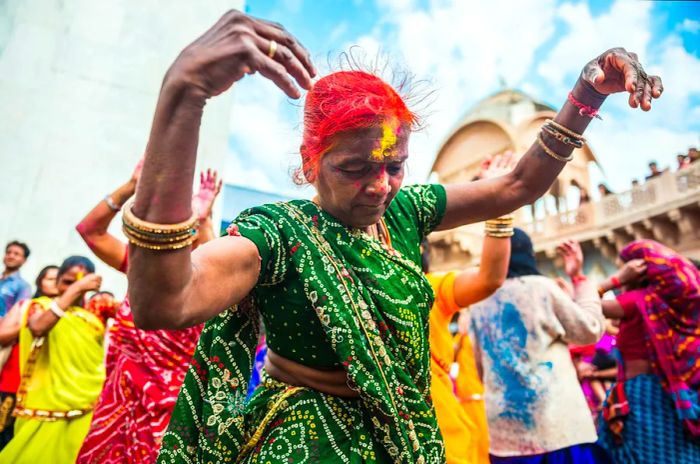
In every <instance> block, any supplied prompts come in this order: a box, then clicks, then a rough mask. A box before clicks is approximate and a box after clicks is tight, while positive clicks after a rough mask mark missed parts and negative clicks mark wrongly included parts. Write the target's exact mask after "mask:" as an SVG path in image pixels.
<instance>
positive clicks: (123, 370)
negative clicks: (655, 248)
mask: <svg viewBox="0 0 700 464" xmlns="http://www.w3.org/2000/svg"><path fill="white" fill-rule="evenodd" d="M141 166H142V163H139V165H138V166H137V167H136V169H135V171H134V173H133V174H132V176H131V178H130V179H129V181H127V182H126V183H125V184H124V185H122V186H121V187H119V188H118V189H117V190H115V191H114V192H113V193H112V194H110V195H108V196H106V197H105V198H104V199H103V200H101V201H100V202H99V203H98V204H97V205H96V206H95V207H94V208H93V209H92V210H91V211H90V212H89V213H88V214H87V216H85V218H84V219H83V220H82V221H81V222H80V224H78V226H77V230H78V232H79V233H80V235H81V237H82V238H83V240H85V242H86V243H87V244H88V246H89V247H90V248H91V249H92V251H93V252H94V253H95V255H97V257H99V258H100V259H101V260H102V261H104V262H105V263H106V264H108V265H109V266H111V267H113V268H114V269H117V270H119V271H121V272H124V273H126V270H127V268H128V258H127V256H128V255H127V245H126V243H124V242H122V241H121V240H119V239H118V238H116V237H114V236H113V235H111V234H110V233H109V232H108V231H107V229H108V227H109V225H110V223H111V222H112V220H113V219H114V217H115V216H116V215H117V213H118V212H119V210H120V208H121V206H123V205H124V203H126V201H127V200H128V199H129V198H130V197H131V196H133V194H134V192H135V190H136V183H137V181H138V178H139V175H140V172H141ZM220 189H221V182H220V181H218V180H217V173H216V171H210V170H208V171H207V172H206V173H202V174H201V178H200V189H199V193H197V194H196V195H195V196H194V197H193V199H192V202H193V208H196V210H197V211H198V212H199V230H198V237H197V242H195V243H196V244H201V243H204V242H206V241H209V240H211V239H213V238H214V231H213V228H212V224H211V218H210V216H211V210H212V206H213V204H214V200H215V199H216V196H217V195H218V193H219V191H220ZM201 330H202V326H201V325H198V326H195V327H191V328H188V329H184V330H154V331H145V330H140V329H137V328H136V327H135V325H134V320H133V317H132V315H131V308H130V306H129V300H128V295H127V298H125V299H124V302H123V303H122V304H121V306H120V308H119V310H118V311H117V315H116V319H115V323H114V325H113V326H112V327H111V329H110V333H109V343H108V348H107V357H106V361H105V362H106V372H107V379H106V380H105V384H104V388H103V390H102V393H101V395H100V398H99V400H98V403H97V406H96V407H95V412H94V416H93V419H92V423H91V425H90V431H89V433H88V435H87V438H86V439H85V442H84V443H83V446H82V448H81V449H80V453H79V454H78V459H77V462H78V463H81V464H88V463H90V464H92V463H100V464H109V463H120V464H121V463H139V464H144V463H151V462H155V460H156V457H157V455H158V449H159V448H160V441H161V439H162V436H163V434H164V433H165V429H166V427H167V425H168V422H169V421H170V415H171V413H172V410H173V407H174V406H175V400H176V399H177V394H178V392H179V391H180V386H181V385H182V381H183V380H184V377H185V373H186V371H187V367H188V366H189V363H190V358H191V357H192V354H193V352H194V348H195V346H196V344H197V341H198V339H199V334H200V332H201Z"/></svg>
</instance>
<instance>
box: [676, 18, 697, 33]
mask: <svg viewBox="0 0 700 464" xmlns="http://www.w3.org/2000/svg"><path fill="white" fill-rule="evenodd" d="M677 30H678V31H680V32H690V33H691V34H697V33H698V32H700V21H695V20H693V19H690V18H685V19H684V20H683V22H682V23H680V24H679V25H678V28H677Z"/></svg>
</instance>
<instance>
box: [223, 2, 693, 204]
mask: <svg viewBox="0 0 700 464" xmlns="http://www.w3.org/2000/svg"><path fill="white" fill-rule="evenodd" d="M355 1H356V2H357V1H359V0H355ZM376 1H377V2H378V3H379V7H380V11H382V12H383V17H381V18H378V20H377V24H376V25H375V26H374V30H373V32H372V33H371V34H368V35H364V36H361V37H358V38H357V39H356V40H353V41H352V43H351V44H357V45H360V46H361V47H362V48H363V49H364V50H365V51H366V52H367V55H368V56H369V57H373V56H375V55H376V54H377V53H378V51H380V50H381V51H387V52H390V53H392V54H395V55H397V59H395V60H394V61H398V62H402V61H403V62H404V63H405V65H406V67H407V68H408V69H409V70H411V71H413V72H414V73H416V75H417V76H418V77H419V78H428V79H430V80H431V81H432V82H433V83H434V86H433V87H434V88H435V90H436V94H435V101H434V103H433V104H432V105H431V107H430V108H429V109H428V112H429V118H428V120H427V122H428V127H427V129H426V130H425V131H423V132H420V133H417V134H414V136H413V137H412V140H411V153H412V156H411V159H410V162H409V176H408V179H407V181H408V182H416V181H424V180H425V179H426V176H427V173H428V171H429V168H430V166H431V164H432V162H433V159H434V155H435V153H436V151H437V149H438V148H439V145H440V143H442V141H443V140H444V138H445V137H446V136H447V135H448V133H449V131H450V130H451V129H452V128H453V127H454V125H455V124H456V123H457V122H458V121H459V119H460V118H461V116H462V115H463V114H464V113H465V112H466V111H467V110H468V109H469V108H470V107H471V106H472V105H473V104H474V103H476V101H477V100H478V99H482V98H484V97H485V96H487V95H488V94H490V93H493V92H495V91H497V90H500V87H501V84H500V83H499V81H500V80H501V79H504V80H505V81H506V82H507V84H508V85H509V86H513V87H516V88H521V89H523V90H524V91H526V92H528V93H530V94H531V95H532V96H533V97H535V98H538V99H544V100H546V101H551V102H554V103H557V101H556V100H557V98H564V96H565V95H566V92H567V91H568V89H569V87H570V86H571V84H572V83H573V82H574V81H575V79H576V77H577V76H578V74H579V72H580V70H581V68H582V67H583V66H584V65H585V63H586V61H587V60H589V59H592V58H593V57H595V56H597V55H598V54H600V53H601V52H603V51H604V50H606V49H608V48H611V47H614V46H624V47H625V48H627V49H628V50H633V51H635V52H637V53H638V54H639V56H640V59H641V60H642V62H643V63H644V64H645V66H646V67H647V69H648V71H649V72H650V73H659V74H661V75H662V77H663V79H664V85H665V89H666V91H665V93H664V96H663V98H662V99H661V100H660V101H658V102H656V103H655V105H654V109H653V111H652V112H651V113H642V112H641V111H639V110H632V109H630V108H628V107H627V99H626V98H624V96H621V95H618V96H614V97H611V98H610V99H609V101H608V102H606V105H605V107H604V109H603V116H604V118H605V120H604V121H602V122H597V121H596V122H594V124H593V127H592V129H591V131H590V133H589V134H588V136H589V139H590V140H591V141H592V143H593V148H594V150H595V151H596V154H597V155H598V157H599V160H600V161H601V164H602V165H603V168H604V169H605V172H606V173H607V175H608V176H609V181H610V183H611V185H612V186H613V187H615V188H616V189H621V188H623V187H626V186H627V185H628V184H629V180H630V179H631V178H632V177H642V176H643V174H644V173H645V172H646V169H647V168H646V164H647V161H648V160H649V159H657V160H658V161H659V162H660V163H661V164H662V165H663V164H672V163H673V161H674V160H673V157H674V156H675V154H676V153H677V152H678V151H681V150H683V149H684V148H687V146H688V145H691V144H697V136H698V131H699V129H700V127H699V124H700V123H699V122H698V121H700V107H698V106H695V107H691V105H690V98H689V97H690V96H693V95H700V79H697V76H699V75H700V60H698V58H697V57H696V56H693V55H692V54H689V53H688V52H687V51H686V50H685V48H684V47H683V45H682V41H681V40H680V38H679V37H678V36H677V35H669V36H667V37H665V38H662V39H660V38H658V37H652V36H651V31H652V27H651V15H652V14H653V13H652V9H653V7H654V6H653V4H652V3H651V2H641V3H640V2H634V3H631V2H627V1H623V0H618V1H616V2H615V3H614V4H613V5H612V6H611V7H610V9H609V10H608V11H606V12H605V13H603V14H601V15H598V16H593V15H592V13H591V11H590V9H589V8H588V6H587V5H586V4H585V3H583V2H578V3H560V4H557V3H556V2H555V0H544V1H536V0H531V1H522V2H504V1H500V0H497V1H493V0H492V1H489V2H463V1H460V0H432V1H431V2H429V4H428V7H426V8H418V7H416V6H415V3H416V2H414V1H412V0H376ZM292 3H293V2H292ZM693 23H697V21H693V20H685V21H684V22H683V23H681V24H680V25H679V26H678V27H677V30H680V29H682V30H685V31H691V30H692V29H693V28H694V27H696V26H694V24H693ZM555 25H556V26H557V27H556V29H555ZM560 26H561V27H560ZM555 31H556V32H560V33H557V34H556V35H555ZM632 31H633V33H631V32H632ZM346 33H347V25H346V24H345V23H340V24H338V25H337V26H336V28H335V30H334V31H332V32H331V35H333V36H337V37H340V36H342V35H344V34H346ZM329 44H331V46H333V45H332V42H330V41H329ZM351 44H350V43H349V44H347V45H351ZM324 46H325V45H324ZM345 49H347V47H345ZM325 51H326V50H324V54H325ZM543 52H545V53H544V54H543ZM536 57H537V59H539V60H540V61H539V62H536V61H535V60H536ZM320 61H321V63H320V64H322V65H323V62H322V61H323V60H320ZM543 83H544V85H543ZM237 87H238V88H237V94H236V102H235V105H234V116H233V123H232V130H231V131H232V136H233V139H234V140H235V142H236V144H235V145H233V146H232V152H233V153H232V154H231V155H230V156H229V162H228V163H227V169H226V179H227V181H229V182H234V183H240V184H243V185H247V186H251V187H257V188H262V189H274V190H276V191H290V190H291V191H294V190H293V187H292V183H291V181H290V179H289V175H288V172H289V168H290V166H291V165H292V164H294V163H297V162H298V154H297V153H298V145H299V143H300V140H301V128H300V127H299V124H300V121H301V115H300V111H298V112H297V114H291V112H290V111H289V103H288V101H287V99H286V98H285V97H284V95H283V94H282V93H281V92H280V91H279V90H278V89H277V88H276V87H274V85H273V84H271V83H269V82H267V81H266V80H265V79H262V78H261V77H259V76H255V77H253V78H247V79H245V80H244V81H243V82H241V83H239V84H237ZM242 154H246V156H245V157H244V156H243V155H242Z"/></svg>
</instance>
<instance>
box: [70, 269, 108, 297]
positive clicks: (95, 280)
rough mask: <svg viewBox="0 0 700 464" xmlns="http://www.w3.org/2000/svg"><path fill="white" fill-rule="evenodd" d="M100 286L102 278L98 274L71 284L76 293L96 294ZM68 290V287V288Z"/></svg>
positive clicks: (89, 275)
mask: <svg viewBox="0 0 700 464" xmlns="http://www.w3.org/2000/svg"><path fill="white" fill-rule="evenodd" d="M101 286H102V276H100V275H98V274H94V273H93V274H88V275H86V276H85V277H83V278H82V279H80V280H76V281H75V282H73V283H72V284H71V287H74V288H75V290H76V292H77V293H81V294H82V293H86V292H96V291H98V290H99V289H100V287H101ZM69 288H70V287H69Z"/></svg>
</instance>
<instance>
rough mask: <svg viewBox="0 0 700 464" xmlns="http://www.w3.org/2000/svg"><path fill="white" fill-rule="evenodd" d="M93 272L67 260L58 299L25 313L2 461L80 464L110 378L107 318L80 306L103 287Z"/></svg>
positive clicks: (38, 301)
mask: <svg viewBox="0 0 700 464" xmlns="http://www.w3.org/2000/svg"><path fill="white" fill-rule="evenodd" d="M94 271H95V267H94V265H93V264H92V262H91V261H90V260H89V259H87V258H84V257H82V256H73V257H70V258H68V259H66V260H65V261H64V262H63V264H61V267H60V268H59V270H58V276H57V287H58V296H57V297H56V299H52V298H50V297H47V296H42V297H39V298H35V299H34V300H32V305H31V306H30V307H29V309H28V311H27V312H26V313H24V314H23V315H22V322H21V326H22V328H21V329H20V333H19V349H20V369H21V382H20V386H19V389H18V391H17V404H16V407H15V412H14V415H15V416H16V417H17V420H16V422H15V434H14V437H13V438H12V440H10V443H8V445H7V446H6V447H5V448H4V449H3V450H2V452H0V462H12V463H17V464H22V463H27V464H30V463H37V462H55V463H57V464H69V463H74V462H75V458H76V456H77V455H78V450H79V449H80V445H81V444H82V443H83V440H84V439H85V435H86V434H87V431H88V428H89V427H90V419H91V418H92V409H93V407H94V405H95V402H96V401H97V397H98V395H99V394H100V390H101V389H102V382H103V381H104V378H105V370H104V365H103V359H104V349H103V339H104V332H105V320H103V319H100V317H98V316H96V315H95V314H93V313H92V312H90V311H88V310H86V309H84V308H83V307H82V305H83V299H84V295H85V293H86V292H88V291H94V290H98V289H99V287H100V285H101V282H102V279H101V277H100V276H98V275H96V274H94Z"/></svg>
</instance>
